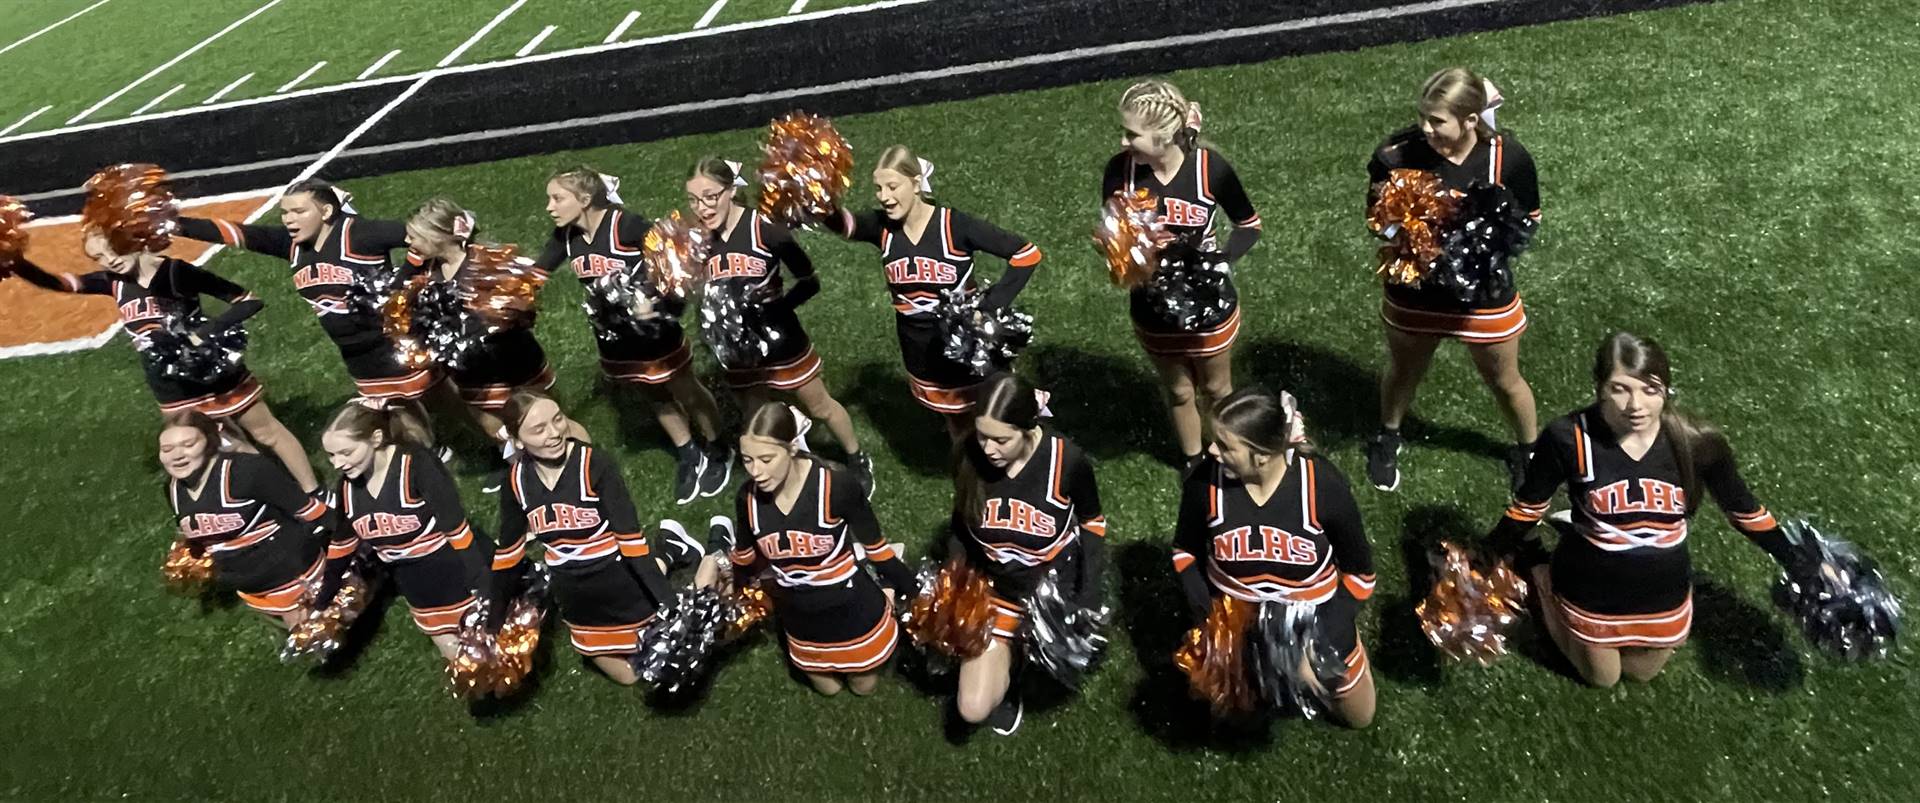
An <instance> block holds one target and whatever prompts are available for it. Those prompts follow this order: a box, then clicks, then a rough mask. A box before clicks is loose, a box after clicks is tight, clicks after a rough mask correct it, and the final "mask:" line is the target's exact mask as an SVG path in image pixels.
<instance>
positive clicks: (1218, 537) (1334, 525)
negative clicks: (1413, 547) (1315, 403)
mask: <svg viewBox="0 0 1920 803" xmlns="http://www.w3.org/2000/svg"><path fill="white" fill-rule="evenodd" d="M1213 432H1214V437H1215V440H1214V443H1213V446H1212V447H1211V448H1210V450H1209V452H1210V455H1209V457H1208V459H1206V460H1203V461H1201V462H1200V465H1199V466H1198V467H1196V468H1195V469H1194V471H1193V472H1191V473H1190V474H1189V475H1188V476H1187V479H1186V483H1185V486H1184V488H1183V491H1182V494H1181V498H1180V514H1179V521H1178V523H1177V525H1176V527H1177V529H1176V531H1175V534H1174V546H1173V568H1174V571H1175V572H1177V573H1178V574H1179V577H1180V585H1181V587H1182V589H1183V590H1185V592H1186V595H1187V603H1188V605H1189V609H1190V610H1191V612H1192V613H1193V617H1194V622H1195V624H1196V626H1198V625H1199V623H1200V622H1202V621H1204V620H1205V619H1206V617H1207V612H1208V611H1209V610H1210V608H1211V607H1212V605H1213V600H1214V598H1216V597H1223V596H1224V597H1231V598H1234V599H1237V600H1240V601H1242V602H1247V603H1253V604H1265V603H1273V604H1296V605H1298V604H1306V605H1312V606H1314V607H1315V622H1316V623H1317V625H1318V627H1319V633H1320V635H1321V637H1322V638H1324V639H1326V642H1327V643H1328V644H1331V645H1332V646H1333V647H1334V649H1335V650H1336V651H1337V652H1338V653H1339V654H1340V656H1341V657H1342V658H1343V659H1344V660H1345V662H1346V670H1345V673H1344V675H1343V676H1342V677H1341V678H1340V679H1339V681H1338V682H1337V685H1335V687H1334V688H1332V689H1330V690H1328V691H1330V692H1331V696H1332V699H1333V705H1332V708H1333V713H1334V715H1335V716H1337V717H1339V718H1340V720H1341V721H1343V722H1344V723H1345V724H1346V725H1347V726H1348V727H1353V728H1363V727H1366V726H1367V724H1368V723H1370V722H1372V721H1373V711H1374V695H1373V676H1372V673H1371V672H1370V670H1369V667H1368V662H1367V651H1366V647H1365V646H1364V645H1363V644H1361V642H1360V632H1359V629H1358V628H1357V626H1356V624H1355V622H1356V620H1357V619H1358V618H1359V614H1360V606H1361V603H1363V602H1365V601H1366V600H1367V598H1368V597H1371V596H1373V582H1374V576H1373V550H1372V548H1371V547H1369V546H1368V545H1367V535H1366V531H1365V530H1364V529H1363V527H1362V524H1361V521H1360V509H1359V507H1358V506H1357V505H1355V503H1354V499H1353V492H1352V491H1351V490H1349V489H1348V488H1347V481H1346V478H1345V477H1343V476H1341V474H1340V470H1339V469H1337V468H1335V467H1334V465H1333V462H1332V461H1330V460H1327V459H1326V458H1324V457H1321V456H1320V455H1318V454H1315V453H1314V451H1313V448H1312V445H1311V444H1310V443H1309V442H1308V441H1307V438H1306V433H1305V431H1304V428H1303V425H1302V423H1301V419H1300V413H1299V411H1298V410H1297V409H1295V407H1294V401H1293V397H1292V396H1290V395H1288V394H1285V393H1282V394H1280V396H1279V397H1278V398H1276V397H1274V396H1273V394H1271V393H1269V392H1267V391H1266V390H1264V389H1261V388H1258V387H1251V388H1241V389H1240V390H1237V391H1234V392H1233V394H1231V395H1229V396H1227V398H1225V399H1223V400H1221V403H1220V406H1219V407H1218V408H1217V409H1216V410H1215V412H1214V417H1213Z"/></svg>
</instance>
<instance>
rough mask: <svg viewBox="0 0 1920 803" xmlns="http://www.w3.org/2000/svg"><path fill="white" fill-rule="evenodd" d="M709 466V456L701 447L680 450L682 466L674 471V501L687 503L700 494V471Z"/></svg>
mask: <svg viewBox="0 0 1920 803" xmlns="http://www.w3.org/2000/svg"><path fill="white" fill-rule="evenodd" d="M706 467H707V456H706V455H704V454H701V453H700V450H699V449H694V448H688V449H685V450H683V451H681V452H680V467H679V468H676V469H674V472H673V501H674V502H676V503H679V504H682V505H684V504H686V503H688V502H691V501H693V500H694V498H695V497H697V496H699V495H700V472H702V471H705V470H706Z"/></svg>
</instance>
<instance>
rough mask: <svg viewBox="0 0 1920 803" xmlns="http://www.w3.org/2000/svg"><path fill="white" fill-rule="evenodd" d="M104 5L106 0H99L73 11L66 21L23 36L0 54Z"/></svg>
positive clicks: (3, 48)
mask: <svg viewBox="0 0 1920 803" xmlns="http://www.w3.org/2000/svg"><path fill="white" fill-rule="evenodd" d="M106 4H107V0H100V2H98V3H94V4H93V5H90V6H87V7H86V8H83V9H80V10H79V11H75V12H73V13H72V14H68V15H67V18H66V19H63V20H61V21H59V22H56V23H54V24H52V25H48V26H47V27H45V28H41V29H40V30H37V31H34V32H33V33H30V34H27V35H26V36H24V37H22V38H20V39H19V40H18V41H15V42H14V43H13V44H10V45H7V46H6V47H0V53H5V52H7V51H9V50H12V49H14V48H16V47H19V46H21V45H24V44H26V43H28V42H31V41H33V40H35V39H38V38H40V35H41V34H43V33H46V32H48V31H51V30H53V29H55V28H58V27H60V26H62V25H65V24H67V23H69V22H72V21H73V20H74V18H75V17H78V16H80V15H81V14H85V13H87V12H89V11H92V10H94V9H96V8H99V7H101V6H104V5H106Z"/></svg>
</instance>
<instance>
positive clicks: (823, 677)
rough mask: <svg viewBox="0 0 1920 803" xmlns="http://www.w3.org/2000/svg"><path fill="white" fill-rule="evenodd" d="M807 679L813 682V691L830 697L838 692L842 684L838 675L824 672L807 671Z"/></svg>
mask: <svg viewBox="0 0 1920 803" xmlns="http://www.w3.org/2000/svg"><path fill="white" fill-rule="evenodd" d="M807 681H808V682H810V683H812V684H813V690H814V691H817V692H819V693H821V694H823V695H825V696H827V697H832V696H834V695H836V694H839V693H840V689H841V688H842V685H843V684H841V682H840V676H839V675H833V674H827V673H824V672H808V673H807Z"/></svg>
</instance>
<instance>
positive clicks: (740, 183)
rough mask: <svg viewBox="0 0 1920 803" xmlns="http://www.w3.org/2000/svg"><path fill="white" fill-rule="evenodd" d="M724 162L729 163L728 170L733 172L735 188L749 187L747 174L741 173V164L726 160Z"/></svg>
mask: <svg viewBox="0 0 1920 803" xmlns="http://www.w3.org/2000/svg"><path fill="white" fill-rule="evenodd" d="M723 161H725V162H726V163H727V169H728V170H732V171H733V186H735V187H745V186H747V177H746V175H745V174H743V173H741V172H740V170H741V166H740V163H739V162H736V161H733V160H732V159H726V160H723Z"/></svg>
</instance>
